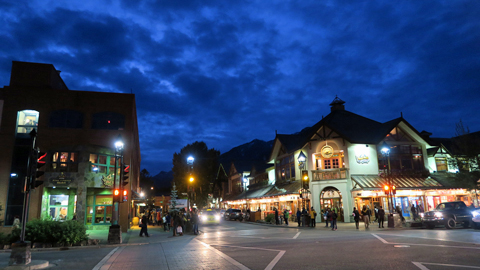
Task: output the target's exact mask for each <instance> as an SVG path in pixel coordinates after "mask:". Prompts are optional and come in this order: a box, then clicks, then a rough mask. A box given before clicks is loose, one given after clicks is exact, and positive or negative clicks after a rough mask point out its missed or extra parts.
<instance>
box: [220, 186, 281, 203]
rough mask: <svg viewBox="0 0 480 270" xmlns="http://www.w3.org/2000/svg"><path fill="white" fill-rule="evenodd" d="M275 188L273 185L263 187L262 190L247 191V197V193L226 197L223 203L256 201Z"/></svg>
mask: <svg viewBox="0 0 480 270" xmlns="http://www.w3.org/2000/svg"><path fill="white" fill-rule="evenodd" d="M272 188H273V186H272V185H268V186H263V187H261V188H256V189H251V190H248V191H247V195H246V196H245V192H242V193H240V194H233V195H230V196H228V197H226V198H225V199H224V200H223V201H224V202H225V201H236V200H245V198H247V199H255V198H261V197H264V195H265V193H267V192H269V191H270V190H271V189H272Z"/></svg>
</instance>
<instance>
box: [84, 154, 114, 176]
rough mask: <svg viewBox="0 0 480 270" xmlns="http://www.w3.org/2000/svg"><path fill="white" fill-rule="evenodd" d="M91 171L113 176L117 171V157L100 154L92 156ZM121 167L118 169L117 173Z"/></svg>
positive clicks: (90, 159)
mask: <svg viewBox="0 0 480 270" xmlns="http://www.w3.org/2000/svg"><path fill="white" fill-rule="evenodd" d="M89 161H90V163H91V171H95V172H98V173H105V174H113V173H114V171H115V157H114V156H107V155H99V154H90V158H89ZM119 172H120V167H118V168H117V173H119Z"/></svg>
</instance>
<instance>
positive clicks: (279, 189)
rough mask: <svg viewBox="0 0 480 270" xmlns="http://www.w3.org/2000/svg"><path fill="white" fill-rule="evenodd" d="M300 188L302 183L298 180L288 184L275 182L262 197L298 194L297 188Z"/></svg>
mask: <svg viewBox="0 0 480 270" xmlns="http://www.w3.org/2000/svg"><path fill="white" fill-rule="evenodd" d="M301 188H302V183H301V182H300V181H293V182H292V183H288V184H276V185H275V186H274V187H273V188H272V190H270V191H269V192H267V193H266V194H265V196H264V197H270V196H279V195H288V194H298V190H299V189H301Z"/></svg>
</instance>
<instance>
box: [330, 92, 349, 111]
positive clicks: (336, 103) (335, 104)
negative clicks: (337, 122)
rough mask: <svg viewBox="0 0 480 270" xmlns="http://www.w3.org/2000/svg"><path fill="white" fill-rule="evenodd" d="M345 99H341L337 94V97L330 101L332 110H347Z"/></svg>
mask: <svg viewBox="0 0 480 270" xmlns="http://www.w3.org/2000/svg"><path fill="white" fill-rule="evenodd" d="M343 104H345V101H343V100H341V99H340V98H338V96H337V95H335V99H334V100H333V101H332V103H330V111H331V112H333V111H344V110H345V105H343Z"/></svg>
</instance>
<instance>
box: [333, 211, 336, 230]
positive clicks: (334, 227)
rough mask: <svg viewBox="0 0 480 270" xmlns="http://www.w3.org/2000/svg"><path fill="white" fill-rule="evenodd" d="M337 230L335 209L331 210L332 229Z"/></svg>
mask: <svg viewBox="0 0 480 270" xmlns="http://www.w3.org/2000/svg"><path fill="white" fill-rule="evenodd" d="M336 230H337V213H335V211H332V231H336Z"/></svg>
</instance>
